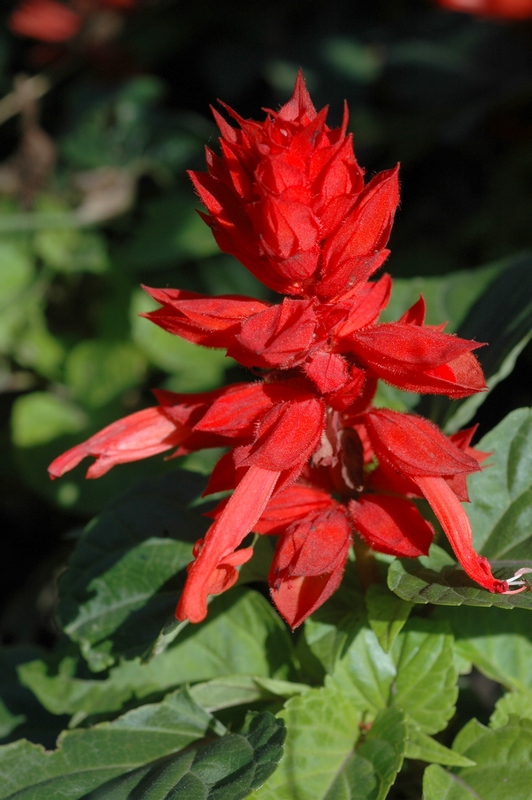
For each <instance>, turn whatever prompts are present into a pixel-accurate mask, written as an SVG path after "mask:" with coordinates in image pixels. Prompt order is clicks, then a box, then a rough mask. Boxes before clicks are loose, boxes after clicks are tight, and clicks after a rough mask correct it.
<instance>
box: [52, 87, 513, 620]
mask: <svg viewBox="0 0 532 800" xmlns="http://www.w3.org/2000/svg"><path fill="white" fill-rule="evenodd" d="M226 110H227V112H228V114H229V115H230V116H231V117H233V119H235V120H236V121H237V123H238V125H239V127H238V128H233V127H231V126H230V125H228V123H227V122H226V121H225V120H224V119H222V118H221V117H220V116H219V115H218V114H217V113H216V112H215V117H216V120H217V122H218V125H219V127H220V130H221V133H222V137H221V140H220V142H221V151H222V152H221V156H216V155H215V154H214V153H212V152H211V151H210V150H207V164H208V172H207V173H191V177H192V180H193V182H194V184H195V186H196V188H197V191H198V193H199V195H200V197H201V199H202V201H203V202H204V204H205V205H206V207H207V209H208V212H209V213H208V214H203V217H204V219H205V220H206V222H207V224H208V225H210V227H211V229H212V231H213V234H214V236H215V238H216V241H217V242H218V244H219V245H220V247H221V248H222V250H224V251H225V252H227V253H231V254H233V255H234V256H236V257H237V258H238V259H239V260H240V261H241V262H242V263H243V264H245V266H246V267H247V268H248V269H249V270H250V271H251V272H252V273H253V274H254V275H255V276H257V277H258V278H259V279H260V280H261V281H263V283H265V284H266V285H267V286H269V287H271V288H272V289H275V290H276V291H277V292H280V293H282V294H284V295H287V296H286V297H285V298H284V299H283V300H282V302H280V303H274V304H270V303H265V302H261V301H259V300H255V299H252V298H248V297H240V296H232V295H227V296H222V297H204V296H202V295H199V294H196V293H194V292H188V291H181V290H174V289H147V291H148V293H149V294H150V295H151V296H152V297H153V298H155V300H157V302H158V303H159V304H160V306H161V307H160V308H159V309H158V310H156V311H153V312H151V313H150V314H147V315H146V316H147V317H148V318H149V319H151V320H152V321H153V322H155V323H156V324H158V325H160V326H161V327H162V328H164V329H165V330H167V331H170V332H171V333H174V334H176V335H178V336H181V337H183V338H185V339H188V340H189V341H191V342H195V343H197V344H200V345H203V346H207V347H220V348H225V349H226V350H227V352H228V354H229V355H231V356H232V357H233V358H235V359H237V360H238V361H239V362H240V363H241V364H243V365H244V366H246V367H252V368H254V369H256V370H260V371H261V380H257V381H256V382H253V383H240V384H236V385H232V386H228V387H225V388H222V389H218V390H216V391H213V392H207V393H202V394H195V395H178V394H173V393H171V392H166V391H164V392H161V391H159V392H156V393H155V394H156V397H157V399H158V401H159V405H158V406H157V407H155V408H150V409H147V410H145V411H140V412H138V413H136V414H133V415H131V416H129V417H126V418H125V419H123V420H120V421H119V422H115V423H114V424H112V425H110V426H109V427H108V428H106V429H104V430H103V431H101V432H100V433H98V434H96V435H95V436H93V437H91V438H90V439H89V440H88V441H86V442H84V443H83V444H80V445H78V446H77V447H74V448H73V449H72V450H70V451H68V452H67V453H65V454H64V455H62V456H60V457H59V458H58V459H56V460H55V461H54V462H53V464H52V465H51V467H50V473H51V475H52V477H57V476H60V475H62V474H63V473H64V472H66V471H67V470H69V469H72V468H73V467H74V466H76V464H78V463H79V462H80V461H81V460H82V459H83V458H84V457H85V456H95V457H96V459H97V460H96V462H95V463H94V464H93V465H92V466H91V467H90V469H89V471H88V477H98V476H100V475H102V474H103V473H104V472H106V471H107V470H109V469H110V468H111V467H112V466H114V465H115V464H118V463H122V462H125V461H135V460H137V459H140V458H145V457H146V456H150V455H153V454H155V453H160V452H163V451H166V450H169V449H171V448H175V447H177V450H176V451H175V453H174V455H176V456H179V455H184V454H187V453H191V452H193V451H197V450H200V449H203V448H208V447H220V446H222V447H227V448H230V449H229V451H228V452H227V453H226V454H225V455H224V456H223V457H222V458H221V459H220V461H219V462H218V464H217V465H216V467H215V469H214V471H213V474H212V476H211V479H210V482H209V485H208V487H207V490H206V494H209V493H214V492H219V491H223V490H234V491H233V494H232V495H231V496H230V497H229V499H226V500H224V501H222V502H221V503H220V504H219V505H218V507H217V509H216V510H215V512H213V516H214V522H213V524H212V525H211V527H210V529H209V530H208V532H207V534H206V536H205V538H204V539H202V540H200V541H199V542H197V543H196V545H195V547H194V561H193V562H192V563H191V564H190V566H189V575H188V579H187V582H186V586H185V589H184V591H183V594H182V596H181V599H180V601H179V605H178V608H177V612H176V613H177V617H178V618H179V619H189V620H191V621H192V622H199V621H200V620H202V619H203V618H204V617H205V615H206V613H207V598H208V595H209V594H217V593H219V592H222V591H224V590H225V589H228V588H229V587H230V586H232V585H233V584H234V583H235V581H236V580H237V578H238V571H237V569H236V568H237V567H238V566H239V565H241V564H243V563H245V562H246V561H247V560H248V559H249V558H250V557H251V555H252V550H251V548H249V547H246V548H240V545H241V543H242V542H243V540H244V538H245V537H246V536H247V534H248V533H250V532H251V531H255V532H256V533H259V534H266V535H270V534H275V535H278V536H279V539H278V544H277V549H276V553H275V557H274V560H273V564H272V568H271V572H270V587H271V594H272V598H273V600H274V602H275V604H276V606H277V608H278V609H279V611H280V613H281V614H282V615H283V616H284V618H285V619H286V620H287V621H288V623H289V624H290V625H291V626H292V627H296V626H297V625H299V624H300V623H301V622H302V621H303V620H304V619H305V617H307V616H308V615H309V614H310V613H312V611H314V610H315V609H316V608H318V607H319V606H320V605H321V604H322V603H323V602H324V601H325V600H326V599H327V598H328V597H329V596H330V595H331V593H332V592H333V591H334V590H335V589H336V588H337V587H338V585H339V583H340V580H341V577H342V573H343V570H344V567H345V563H346V559H347V556H348V550H349V547H350V545H351V542H352V536H353V535H355V534H356V535H359V536H360V537H361V538H362V539H363V540H364V541H365V542H366V543H367V544H368V545H369V546H370V547H371V548H373V549H374V550H377V551H380V552H384V553H389V554H392V555H396V556H418V555H421V554H425V553H427V552H428V548H429V545H430V543H431V541H432V538H433V535H434V532H433V529H432V527H431V525H430V524H429V523H428V522H427V521H426V520H425V519H424V518H423V517H422V516H421V514H420V512H419V511H418V509H417V507H416V505H415V503H414V500H415V498H417V497H425V498H426V499H427V500H428V501H429V503H430V505H431V506H432V509H433V511H434V513H435V514H436V516H437V518H438V519H439V520H440V522H441V524H442V527H443V529H444V531H445V532H446V534H447V536H448V538H449V540H450V542H451V545H452V547H453V549H454V551H455V553H456V555H457V557H458V559H459V561H460V563H461V564H462V566H463V568H464V570H465V571H466V572H467V574H468V575H469V576H470V577H471V578H472V579H473V580H475V581H476V582H477V583H479V584H480V585H481V586H483V587H484V588H486V589H488V590H489V591H492V592H507V591H509V582H507V581H501V580H497V579H496V578H494V577H493V575H492V573H491V570H490V567H489V564H488V562H487V561H486V559H484V558H482V557H480V556H478V555H477V554H476V553H475V551H474V549H473V545H472V535H471V528H470V525H469V521H468V518H467V515H466V513H465V511H464V509H463V507H462V505H461V501H464V500H467V499H468V498H467V487H466V476H467V475H468V474H470V473H471V472H475V471H477V470H479V469H480V467H479V462H480V461H482V459H483V458H484V457H485V454H483V453H480V452H478V451H476V450H474V449H473V448H472V447H470V441H471V438H472V435H473V433H474V429H471V430H469V431H464V432H462V433H460V434H456V435H455V436H452V437H447V436H445V435H444V434H443V433H442V432H441V431H440V430H439V429H438V428H437V427H436V426H435V425H433V424H432V423H431V422H429V421H427V420H425V419H423V418H422V417H419V416H416V415H414V414H402V413H399V412H396V411H390V410H386V409H380V408H375V407H374V406H373V405H372V399H373V396H374V394H375V390H376V386H377V381H378V379H379V378H381V379H383V380H385V381H386V382H387V383H390V384H392V385H394V386H398V387H400V388H401V389H406V390H409V391H413V392H430V393H436V394H445V395H447V396H449V397H452V398H460V397H465V396H467V395H470V394H473V393H475V392H478V391H481V390H482V389H483V388H484V379H483V375H482V371H481V369H480V367H479V364H478V362H477V360H476V359H475V357H474V356H473V354H472V351H473V350H474V349H475V348H477V347H478V346H479V345H478V344H477V343H475V342H470V341H466V340H464V339H459V338H458V337H456V336H451V335H448V334H446V333H444V332H443V326H437V327H432V326H427V325H425V324H424V317H425V306H424V302H423V299H422V298H420V300H419V301H418V302H417V303H416V304H415V305H414V306H412V308H410V309H409V310H408V311H407V312H406V313H405V314H404V315H403V317H401V319H399V320H398V321H397V322H387V323H381V324H379V323H378V318H379V315H380V313H381V312H382V310H383V309H384V308H385V306H386V304H387V302H388V300H389V297H390V290H391V279H390V277H389V276H388V275H383V276H382V277H381V278H380V279H378V280H374V281H371V280H369V279H370V278H371V276H372V275H373V273H374V272H375V271H376V270H377V269H378V268H379V267H380V266H381V265H382V263H383V261H384V260H385V258H386V256H387V255H388V250H386V249H385V248H386V244H387V241H388V237H389V234H390V229H391V225H392V220H393V217H394V213H395V210H396V207H397V204H398V201H399V188H398V179H397V168H396V169H393V170H390V171H388V172H383V173H381V174H379V175H377V176H376V177H375V178H373V179H372V180H371V181H369V183H367V184H366V185H365V184H364V179H363V171H362V170H361V168H360V167H359V166H358V164H357V162H356V159H355V156H354V153H353V146H352V140H351V136H350V135H347V134H346V127H347V113H346V114H345V115H344V121H343V124H342V126H341V127H340V128H338V129H330V128H329V127H328V126H327V125H326V115H327V109H323V110H322V111H321V112H319V113H317V112H316V110H315V109H314V106H313V105H312V102H311V99H310V97H309V95H308V93H307V90H306V88H305V85H304V82H303V78H302V76H301V75H299V76H298V78H297V81H296V86H295V90H294V94H293V96H292V98H291V99H290V101H289V102H288V103H287V104H286V105H285V106H283V107H282V108H281V109H280V111H278V112H274V111H268V112H267V116H266V120H265V121H264V122H263V123H258V122H252V121H248V120H243V119H241V118H240V117H238V115H237V114H235V112H234V111H232V110H231V109H226ZM512 580H513V582H514V583H516V582H517V583H522V581H520V582H518V581H516V580H515V576H514V579H511V581H512ZM517 591H521V589H518V590H517Z"/></svg>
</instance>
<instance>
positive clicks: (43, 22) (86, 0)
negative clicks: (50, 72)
mask: <svg viewBox="0 0 532 800" xmlns="http://www.w3.org/2000/svg"><path fill="white" fill-rule="evenodd" d="M135 4H136V0H70V2H69V3H68V4H66V3H61V2H59V0H21V2H20V3H19V5H18V6H17V7H16V8H15V10H14V11H13V13H12V14H11V17H10V18H9V22H8V25H9V28H10V29H11V30H12V31H13V33H17V34H19V36H27V37H28V38H30V39H37V40H39V41H41V42H48V43H51V44H58V43H61V42H67V41H69V40H70V39H72V38H74V36H76V35H77V34H78V33H79V32H80V30H81V28H82V27H83V24H84V22H85V21H86V19H88V18H90V17H91V16H92V15H94V14H97V13H98V12H101V11H106V10H113V9H114V10H117V11H127V10H129V9H131V8H133V7H134V6H135Z"/></svg>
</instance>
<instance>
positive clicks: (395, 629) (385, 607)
mask: <svg viewBox="0 0 532 800" xmlns="http://www.w3.org/2000/svg"><path fill="white" fill-rule="evenodd" d="M366 605H367V609H368V621H369V624H370V625H371V630H372V631H373V633H374V634H375V636H376V637H377V639H378V642H379V644H380V646H381V647H382V649H383V650H384V652H385V653H389V652H390V648H391V646H392V645H393V643H394V642H395V639H396V638H397V635H398V634H399V633H400V632H401V630H402V629H403V627H404V624H405V622H406V621H407V619H408V617H409V616H410V612H411V610H412V608H413V604H412V603H407V602H405V601H404V600H401V599H400V598H398V597H397V595H394V594H392V593H391V592H390V591H389V590H388V589H386V587H384V586H380V585H379V584H372V585H371V586H370V587H369V589H368V591H367V592H366Z"/></svg>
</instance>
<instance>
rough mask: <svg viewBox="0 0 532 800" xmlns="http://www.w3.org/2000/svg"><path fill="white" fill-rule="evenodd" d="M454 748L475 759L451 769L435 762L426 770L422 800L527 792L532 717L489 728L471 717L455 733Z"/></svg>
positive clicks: (505, 797)
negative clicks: (469, 720)
mask: <svg viewBox="0 0 532 800" xmlns="http://www.w3.org/2000/svg"><path fill="white" fill-rule="evenodd" d="M453 749H454V750H456V751H457V752H458V753H460V754H461V755H463V756H465V757H466V758H469V759H471V760H472V761H474V762H475V766H474V767H463V768H456V769H453V771H452V772H447V771H446V770H444V769H442V768H441V767H438V766H436V765H434V766H431V767H429V768H428V769H427V770H426V771H425V776H424V781H423V797H424V798H425V800H478V798H480V797H481V798H482V800H515V798H517V797H519V798H521V797H522V798H525V797H529V796H530V787H531V786H532V721H531V720H527V719H523V720H519V719H517V718H516V717H514V718H512V720H511V721H510V722H509V723H508V725H506V726H505V727H504V728H497V729H496V730H490V729H489V728H486V727H484V725H481V724H480V723H479V722H477V721H476V720H474V719H473V720H471V722H469V723H468V724H467V725H466V726H465V728H463V729H462V730H461V731H460V733H459V734H458V736H457V737H456V739H455V741H454V744H453Z"/></svg>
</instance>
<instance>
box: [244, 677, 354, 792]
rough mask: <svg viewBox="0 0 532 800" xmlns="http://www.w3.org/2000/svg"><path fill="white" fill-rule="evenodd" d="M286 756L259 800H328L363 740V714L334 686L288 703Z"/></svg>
mask: <svg viewBox="0 0 532 800" xmlns="http://www.w3.org/2000/svg"><path fill="white" fill-rule="evenodd" d="M279 718H280V719H283V720H284V721H285V722H286V728H287V738H286V744H285V756H284V758H283V760H282V761H281V763H280V765H279V768H278V769H277V771H276V772H275V773H274V774H273V776H272V778H270V780H269V781H268V782H267V783H266V784H265V785H264V786H263V787H262V789H261V790H260V791H258V792H256V793H255V794H254V795H253V798H254V800H255V798H256V800H295V798H297V800H320V798H326V797H327V794H328V792H329V790H330V788H331V786H332V784H333V783H334V781H335V779H336V776H337V774H338V772H339V771H340V770H341V769H342V768H343V765H344V763H345V761H346V759H347V758H349V756H350V755H351V754H352V752H353V747H354V745H355V743H356V741H357V739H358V736H359V730H358V725H359V722H360V714H359V712H358V711H357V709H356V708H355V706H354V705H353V703H352V702H351V701H350V699H349V698H348V697H346V696H345V695H343V694H342V693H341V692H340V691H339V690H338V689H336V688H335V687H329V688H325V689H312V690H310V691H309V692H307V693H306V694H304V695H302V696H301V697H294V698H292V700H289V701H288V703H287V704H286V707H285V709H284V710H283V711H282V712H281V713H280V714H279Z"/></svg>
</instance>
